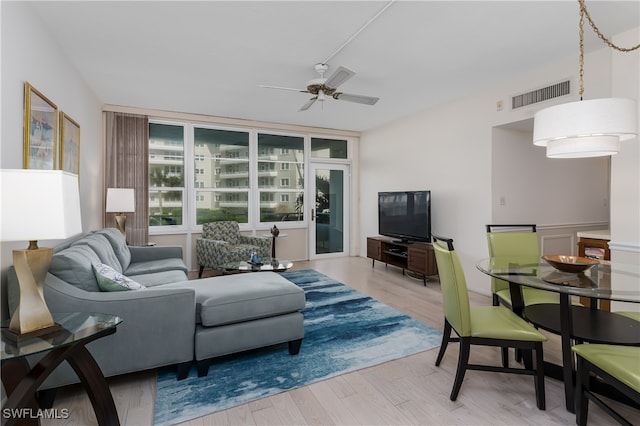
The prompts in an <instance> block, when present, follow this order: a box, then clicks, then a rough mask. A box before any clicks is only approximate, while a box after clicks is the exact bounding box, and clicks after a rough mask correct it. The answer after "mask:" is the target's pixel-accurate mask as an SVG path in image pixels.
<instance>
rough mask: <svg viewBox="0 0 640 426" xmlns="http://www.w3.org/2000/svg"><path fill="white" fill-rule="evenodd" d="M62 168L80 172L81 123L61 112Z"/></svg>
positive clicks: (75, 172) (67, 170) (60, 161)
mask: <svg viewBox="0 0 640 426" xmlns="http://www.w3.org/2000/svg"><path fill="white" fill-rule="evenodd" d="M59 164H60V169H61V170H64V171H65V172H69V173H73V174H76V175H79V174H80V125H79V124H78V123H76V122H75V120H73V119H72V118H71V117H69V116H68V115H67V114H65V113H64V112H62V111H61V112H60V160H59Z"/></svg>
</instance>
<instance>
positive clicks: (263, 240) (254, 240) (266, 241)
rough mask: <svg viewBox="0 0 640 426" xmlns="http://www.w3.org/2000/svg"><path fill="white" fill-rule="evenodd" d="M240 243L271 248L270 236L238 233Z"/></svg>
mask: <svg viewBox="0 0 640 426" xmlns="http://www.w3.org/2000/svg"><path fill="white" fill-rule="evenodd" d="M240 243H241V244H251V245H252V246H258V247H260V248H268V249H269V250H271V237H254V236H252V235H240Z"/></svg>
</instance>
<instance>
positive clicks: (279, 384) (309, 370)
mask: <svg viewBox="0 0 640 426" xmlns="http://www.w3.org/2000/svg"><path fill="white" fill-rule="evenodd" d="M282 276H283V277H285V278H287V279H288V280H289V281H291V282H293V283H295V284H297V285H298V286H300V287H301V288H302V289H304V291H305V295H306V298H307V304H306V306H305V308H304V311H303V314H304V327H305V336H304V340H303V341H302V348H301V350H300V353H299V354H298V355H296V356H290V355H289V352H288V351H287V344H286V343H285V344H283V345H278V346H273V347H270V348H266V349H262V350H256V351H250V352H244V353H241V354H237V355H234V356H229V357H224V358H221V359H218V360H214V361H213V362H212V364H211V367H210V369H209V375H208V376H207V377H201V378H198V377H197V373H196V371H195V368H193V369H192V370H191V372H190V373H189V377H188V378H187V379H185V380H181V381H176V377H175V371H174V370H171V369H161V370H159V371H158V383H157V391H156V392H157V393H156V401H155V418H154V422H155V424H156V425H171V424H175V423H180V422H184V421H187V420H190V419H194V418H197V417H201V416H205V415H207V414H211V413H214V412H216V411H220V410H224V409H227V408H230V407H234V406H237V405H241V404H245V403H247V402H250V401H254V400H256V399H260V398H264V397H266V396H270V395H275V394H277V393H280V392H284V391H287V390H290V389H294V388H297V387H300V386H304V385H308V384H310V383H313V382H317V381H320V380H323V379H327V378H329V377H333V376H337V375H339V374H344V373H347V372H350V371H355V370H358V369H361V368H365V367H370V366H372V365H376V364H381V363H383V362H386V361H390V360H394V359H398V358H402V357H405V356H408V355H412V354H415V353H418V352H421V351H425V350H427V349H432V348H434V347H436V346H438V345H439V344H440V340H441V338H442V333H441V332H440V331H438V330H435V329H433V328H431V327H429V326H427V325H425V324H423V323H421V322H419V321H416V320H414V319H412V318H410V317H409V316H407V315H404V314H402V313H400V312H398V311H397V310H395V309H393V308H391V307H389V306H387V305H385V304H383V303H381V302H379V301H377V300H375V299H372V298H371V297H367V296H365V295H363V294H362V293H359V292H357V291H355V290H353V289H352V288H350V287H347V286H345V285H344V284H342V283H339V282H338V281H336V280H334V279H332V278H330V277H328V276H326V275H323V274H321V273H319V272H317V271H314V270H304V271H294V272H285V273H283V274H282Z"/></svg>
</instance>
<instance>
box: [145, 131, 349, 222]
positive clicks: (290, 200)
mask: <svg viewBox="0 0 640 426" xmlns="http://www.w3.org/2000/svg"><path fill="white" fill-rule="evenodd" d="M310 141H311V144H310V145H308V146H305V136H302V135H283V134H271V133H267V132H264V131H261V130H249V129H246V130H245V129H223V128H214V127H213V126H209V125H204V124H202V123H198V124H196V123H180V122H173V123H169V122H166V121H155V122H154V121H151V122H150V123H149V221H150V226H151V227H159V226H160V227H161V226H171V225H177V226H182V225H188V226H189V228H192V227H195V226H196V225H200V224H203V223H206V222H212V221H220V220H235V221H237V222H238V223H239V224H241V225H242V224H246V225H249V226H250V227H255V226H259V225H260V224H264V223H269V222H280V221H294V222H295V221H298V222H302V221H304V191H305V172H304V165H305V150H308V149H309V147H311V151H309V152H311V153H312V155H313V157H315V158H343V159H347V141H346V140H339V139H320V138H311V139H310ZM244 229H247V227H245V228H244Z"/></svg>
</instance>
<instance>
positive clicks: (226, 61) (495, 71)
mask: <svg viewBox="0 0 640 426" xmlns="http://www.w3.org/2000/svg"><path fill="white" fill-rule="evenodd" d="M386 4H387V2H386V1H332V2H330V1H279V2H275V1H257V2H253V1H194V2H187V1H141V2H134V1H107V2H99V1H69V2H58V1H41V2H31V3H30V5H31V6H32V7H33V8H34V10H35V12H36V13H37V14H38V15H39V16H40V17H41V18H42V20H43V21H44V22H45V25H46V26H47V27H48V30H49V31H50V32H51V34H52V37H53V38H54V39H55V40H56V41H57V43H58V44H59V45H60V47H61V49H62V50H63V51H65V53H66V55H67V56H68V59H69V60H70V61H71V63H73V65H74V66H75V67H77V69H78V70H79V72H80V74H81V75H82V76H83V77H84V79H85V80H86V82H87V83H88V84H89V86H90V87H91V88H93V90H94V91H95V93H96V95H97V96H98V98H99V99H100V100H101V101H102V102H103V103H105V104H113V105H126V106H135V107H143V108H153V109H160V110H169V111H180V112H189V113H198V114H206V115H214V116H221V117H234V118H244V119H252V120H260V121H268V122H275V123H287V124H299V125H307V126H315V127H323V128H335V129H343V130H357V131H362V130H366V129H370V128H372V127H375V126H378V125H381V124H383V123H386V122H389V121H391V120H394V119H396V118H399V117H402V116H405V115H408V114H411V113H413V112H416V111H419V110H422V109H425V108H428V107H430V106H433V105H437V104H439V103H442V102H445V101H448V100H451V99H455V98H457V97H460V96H463V95H465V94H468V93H470V92H473V91H476V90H479V89H481V88H483V87H489V86H491V85H493V84H496V83H498V82H500V81H503V80H505V79H511V78H513V77H514V76H516V75H518V74H524V73H526V72H529V71H531V70H534V69H536V68H542V67H545V66H546V65H548V64H550V63H554V62H557V61H559V60H565V59H571V58H575V59H576V71H577V66H578V63H577V57H578V18H579V5H578V1H577V0H574V1H559V0H556V1H531V2H525V1H495V2H488V1H466V2H463V1H402V0H398V1H396V2H395V3H393V4H392V5H391V6H390V7H389V8H388V9H386V11H385V12H384V13H382V14H381V15H380V16H379V17H378V18H377V19H376V20H374V21H373V22H372V23H371V24H370V25H369V26H367V27H366V28H365V29H364V30H363V31H362V32H361V33H360V34H359V35H358V36H357V37H356V38H355V39H354V40H353V41H352V42H350V43H349V44H347V45H346V46H345V47H344V48H343V49H342V50H340V51H339V52H338V53H337V54H336V55H335V56H334V57H332V58H331V59H330V60H329V61H328V64H329V66H330V67H331V69H334V70H335V68H337V67H338V66H340V65H342V66H345V67H347V68H350V69H351V70H353V71H355V72H356V75H355V76H354V77H353V78H352V79H350V80H349V81H347V82H346V83H344V84H343V85H342V86H341V87H340V89H341V90H342V91H344V92H347V93H354V94H362V95H368V96H377V97H380V101H379V102H378V103H377V104H376V105H375V106H367V105H360V104H355V103H351V102H345V101H335V100H328V101H326V102H324V105H323V107H322V106H321V105H320V104H319V103H318V102H316V104H315V105H313V106H312V107H311V109H309V110H308V111H305V112H298V109H299V108H300V106H302V105H303V104H304V103H305V102H306V101H307V99H308V98H309V97H310V95H308V94H306V93H296V92H293V91H280V90H273V89H265V88H260V87H258V85H260V84H267V85H275V86H286V87H294V88H298V87H299V88H303V87H305V86H306V82H307V81H308V80H310V79H312V78H316V77H317V74H316V73H315V71H314V67H313V65H314V64H315V63H317V62H322V61H324V60H325V59H326V58H328V57H329V56H331V55H332V53H333V52H335V51H336V50H337V49H339V48H340V47H341V46H342V45H343V43H345V42H346V41H347V40H348V39H349V38H350V37H351V36H353V35H354V34H355V33H356V32H357V31H358V30H359V29H360V28H361V27H362V26H363V25H365V23H366V22H368V21H369V20H370V19H371V18H372V17H374V16H375V15H376V13H377V12H378V11H380V10H381V9H382V8H383V7H384V6H385V5H386ZM587 7H588V9H589V11H590V13H591V15H592V17H593V19H594V20H595V22H596V24H597V25H598V26H599V27H600V29H601V30H602V31H603V32H604V33H605V34H607V35H612V34H618V33H620V32H622V31H625V30H628V29H631V28H634V27H638V26H640V2H639V1H637V0H634V1H594V0H588V1H587ZM585 33H586V41H587V49H588V50H594V49H595V48H601V47H604V44H603V43H602V42H601V41H599V40H598V39H597V38H596V37H595V35H594V34H593V31H592V30H591V29H590V28H589V27H588V26H587V27H586V28H585ZM331 69H330V70H329V74H331ZM586 70H587V72H588V64H587V65H586Z"/></svg>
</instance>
